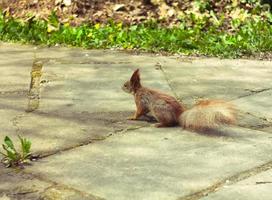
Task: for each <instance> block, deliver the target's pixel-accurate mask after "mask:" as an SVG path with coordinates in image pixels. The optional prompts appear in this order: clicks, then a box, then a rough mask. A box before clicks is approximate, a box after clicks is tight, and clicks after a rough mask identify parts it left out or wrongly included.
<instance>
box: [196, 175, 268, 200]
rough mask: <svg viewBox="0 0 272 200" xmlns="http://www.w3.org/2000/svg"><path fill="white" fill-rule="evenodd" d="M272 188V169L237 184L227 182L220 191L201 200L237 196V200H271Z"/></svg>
mask: <svg viewBox="0 0 272 200" xmlns="http://www.w3.org/2000/svg"><path fill="white" fill-rule="evenodd" d="M271 188H272V170H268V171H265V172H262V173H260V174H257V175H255V176H252V177H250V178H248V179H246V180H243V181H240V182H238V183H235V184H233V185H232V184H230V183H228V184H226V185H225V186H224V187H223V188H222V189H220V190H219V191H217V192H215V193H213V194H211V195H208V196H207V197H204V198H202V199H201V200H221V199H229V198H230V197H235V199H237V200H248V199H250V200H270V199H271Z"/></svg>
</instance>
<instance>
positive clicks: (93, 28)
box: [0, 13, 272, 57]
mask: <svg viewBox="0 0 272 200" xmlns="http://www.w3.org/2000/svg"><path fill="white" fill-rule="evenodd" d="M270 17H271V16H270ZM271 22H272V17H271V18H270V20H253V19H252V20H247V21H245V22H243V23H240V22H239V21H233V22H232V26H233V29H234V30H235V31H229V30H225V31H224V30H223V31H222V29H221V28H220V26H219V25H212V26H209V27H205V26H201V25H199V24H196V25H195V26H193V27H187V26H186V25H184V24H182V25H180V26H179V27H172V28H169V27H162V26H160V25H159V24H158V23H156V22H149V23H144V24H139V25H130V26H124V25H123V24H121V23H108V24H106V25H101V24H82V25H81V26H78V27H72V26H70V25H68V24H61V23H59V21H58V19H57V17H56V15H54V13H52V15H51V16H50V17H49V18H48V20H47V21H46V20H35V19H34V18H30V19H28V20H25V21H23V20H20V19H14V18H12V17H7V16H5V15H4V14H0V40H2V41H19V42H23V43H31V44H46V45H49V46H50V45H56V44H63V45H71V46H78V47H84V48H91V49H94V48H95V49H106V48H119V49H120V48H121V49H138V50H144V51H149V52H169V53H181V54H201V55H209V56H219V57H239V56H244V55H252V54H255V53H260V52H269V51H270V52H271V51H272V25H271Z"/></svg>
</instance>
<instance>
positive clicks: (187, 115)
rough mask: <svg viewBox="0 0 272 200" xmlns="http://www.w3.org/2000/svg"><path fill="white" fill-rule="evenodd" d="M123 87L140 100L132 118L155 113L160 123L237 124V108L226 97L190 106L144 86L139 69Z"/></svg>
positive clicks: (187, 125)
mask: <svg viewBox="0 0 272 200" xmlns="http://www.w3.org/2000/svg"><path fill="white" fill-rule="evenodd" d="M122 89H123V90H124V91H125V92H127V93H130V94H133V96H134V100H135V103H136V112H135V114H134V115H133V116H132V117H130V118H128V119H130V120H137V119H139V117H141V116H143V115H146V114H147V113H151V115H152V116H153V117H154V118H155V119H156V120H157V121H158V122H159V123H157V124H155V126H156V127H171V126H177V125H179V126H181V127H183V128H184V129H190V130H195V131H202V130H209V129H214V128H217V127H218V126H220V125H230V124H234V123H235V121H236V108H235V107H234V105H232V104H231V103H228V102H226V101H223V100H201V101H199V102H197V103H196V104H195V105H194V106H193V107H192V108H191V109H186V108H185V106H184V105H182V104H181V103H180V102H178V101H177V100H176V98H174V97H172V96H170V95H167V94H164V93H162V92H159V91H156V90H153V89H149V88H147V87H143V86H142V85H141V82H140V72H139V69H137V70H135V71H134V73H133V74H132V76H131V78H130V80H128V81H126V82H125V83H124V85H123V86H122Z"/></svg>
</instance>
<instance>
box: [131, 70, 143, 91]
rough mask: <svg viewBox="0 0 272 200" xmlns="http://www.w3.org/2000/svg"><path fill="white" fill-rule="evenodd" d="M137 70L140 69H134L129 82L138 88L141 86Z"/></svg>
mask: <svg viewBox="0 0 272 200" xmlns="http://www.w3.org/2000/svg"><path fill="white" fill-rule="evenodd" d="M139 71H140V70H139V69H136V70H135V71H134V72H133V74H132V76H131V78H130V83H131V85H132V87H133V89H138V88H139V87H140V86H141V84H140V72H139Z"/></svg>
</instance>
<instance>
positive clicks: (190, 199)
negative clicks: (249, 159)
mask: <svg viewBox="0 0 272 200" xmlns="http://www.w3.org/2000/svg"><path fill="white" fill-rule="evenodd" d="M270 169H272V161H269V162H267V163H265V164H262V165H260V166H257V167H254V168H251V169H249V170H245V171H243V172H240V173H237V174H235V175H233V176H230V177H227V178H225V179H223V180H221V181H218V182H217V183H215V184H213V185H211V186H209V187H207V188H205V189H202V190H200V191H198V192H195V193H193V194H189V195H186V196H184V197H180V198H178V199H177V200H198V199H201V198H203V197H205V196H208V195H209V194H212V193H215V192H216V191H218V190H220V188H222V187H223V186H225V185H233V184H235V183H237V182H239V181H242V180H245V179H247V178H249V177H251V176H254V175H257V174H259V173H262V172H265V171H267V170H270ZM256 184H257V183H256Z"/></svg>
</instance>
